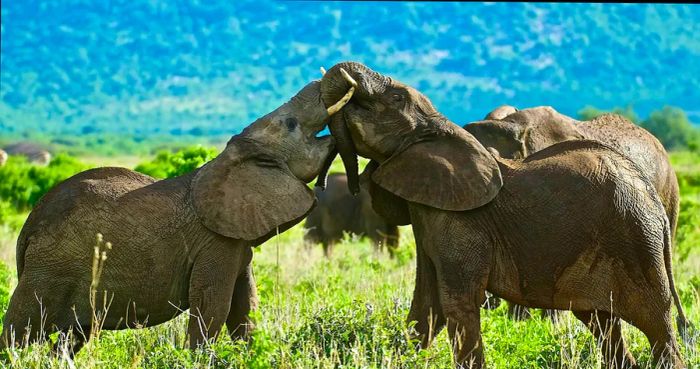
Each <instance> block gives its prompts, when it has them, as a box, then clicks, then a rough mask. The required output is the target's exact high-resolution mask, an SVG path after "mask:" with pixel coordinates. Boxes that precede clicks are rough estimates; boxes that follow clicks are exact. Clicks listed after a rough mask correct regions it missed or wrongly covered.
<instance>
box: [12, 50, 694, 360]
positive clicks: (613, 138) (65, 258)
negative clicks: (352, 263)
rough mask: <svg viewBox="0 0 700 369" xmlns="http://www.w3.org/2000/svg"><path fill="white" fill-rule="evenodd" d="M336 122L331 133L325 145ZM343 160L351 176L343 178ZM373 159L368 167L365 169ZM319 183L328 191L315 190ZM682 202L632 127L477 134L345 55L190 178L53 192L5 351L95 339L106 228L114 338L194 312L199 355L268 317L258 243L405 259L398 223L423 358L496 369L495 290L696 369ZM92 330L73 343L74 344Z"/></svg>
mask: <svg viewBox="0 0 700 369" xmlns="http://www.w3.org/2000/svg"><path fill="white" fill-rule="evenodd" d="M326 126H328V128H329V129H330V132H331V136H325V137H317V134H318V133H319V132H320V131H322V130H323V129H324V128H325V127H326ZM337 154H340V156H341V159H342V161H343V164H344V166H345V168H346V173H347V177H346V176H343V175H331V176H330V178H329V180H328V181H327V177H328V176H327V173H328V171H329V167H330V165H331V162H332V161H333V159H334V158H335V157H336V155H337ZM358 155H359V156H362V157H364V158H368V159H370V162H369V163H368V164H367V166H366V168H365V170H364V172H363V173H362V175H360V174H359V173H358V172H359V171H358ZM315 178H318V181H317V186H320V187H322V188H325V186H326V184H327V183H328V184H329V189H328V190H326V192H322V191H320V190H319V189H317V190H316V193H314V191H312V190H310V189H309V187H308V186H307V183H310V182H311V181H312V180H313V179H315ZM346 188H347V190H346ZM341 189H342V191H341ZM350 193H352V194H359V195H358V196H356V197H353V196H350V195H349V194H350ZM678 204H679V191H678V184H677V181H676V177H675V174H674V171H673V169H672V168H671V166H670V164H669V160H668V157H667V154H666V152H665V151H664V149H663V147H662V146H661V144H660V143H659V141H658V140H656V138H654V137H653V136H652V135H651V134H649V133H648V132H647V131H645V130H643V129H641V128H639V127H638V126H636V125H634V124H633V123H631V122H630V121H628V120H626V119H625V118H623V117H621V116H618V115H614V114H606V115H603V116H600V117H598V118H596V119H594V120H591V121H586V122H578V121H576V120H574V119H572V118H569V117H567V116H564V115H562V114H559V113H558V112H556V111H555V110H554V109H552V108H549V107H537V108H531V109H524V110H517V109H516V108H513V107H510V106H502V107H499V108H497V109H496V110H494V111H492V112H491V113H489V114H488V116H487V117H486V118H485V119H484V120H482V121H478V122H474V123H470V124H468V125H466V126H465V127H464V128H462V127H460V126H458V125H456V124H454V123H452V122H451V121H449V120H448V119H447V118H446V117H445V116H443V115H442V114H440V113H439V112H438V111H437V110H436V109H435V107H434V106H433V105H432V103H431V102H430V100H429V99H428V98H427V97H426V96H424V95H423V94H421V93H420V92H419V91H417V90H416V89H414V88H412V87H410V86H407V85H405V84H403V83H401V82H399V81H397V80H395V79H392V78H390V77H388V76H385V75H382V74H379V73H377V72H375V71H373V70H371V69H369V68H368V67H366V66H364V65H362V64H359V63H355V62H343V63H339V64H337V65H335V66H334V67H333V68H331V69H329V70H328V72H326V73H325V74H324V75H323V77H322V79H321V80H318V81H313V82H311V83H309V84H308V85H306V86H305V87H304V88H303V89H302V90H301V91H299V93H297V95H295V96H294V97H292V98H291V100H290V101H288V102H287V103H285V104H284V105H282V106H280V107H279V108H277V109H276V110H274V111H272V112H271V113H269V114H267V115H265V116H263V117H261V118H259V119H258V120H256V121H255V122H253V123H252V124H250V125H249V126H248V127H247V128H245V129H244V130H243V131H242V132H241V133H240V134H238V135H235V136H233V137H232V138H231V139H230V141H228V143H227V145H226V148H225V149H224V150H223V152H222V153H221V154H219V155H218V156H217V157H216V158H215V159H213V160H212V161H210V162H208V163H207V164H205V165H204V166H203V167H201V168H199V169H197V170H195V171H193V172H191V173H189V174H185V175H183V176H180V177H176V178H171V179H166V180H162V181H157V180H155V179H153V178H151V177H149V176H146V175H143V174H140V173H136V172H134V171H131V170H128V169H124V168H115V167H107V168H97V169H91V170H87V171H85V172H82V173H79V174H77V175H75V176H73V177H71V178H69V179H67V180H66V181H64V182H63V183H61V184H59V185H58V186H56V187H55V188H54V189H52V190H51V191H50V192H48V193H47V194H46V195H45V196H44V197H43V198H42V199H41V200H40V201H39V203H38V204H37V205H36V207H35V208H34V210H33V211H32V212H31V214H30V215H29V218H28V219H27V221H26V224H25V225H24V227H23V229H22V231H21V233H20V235H19V238H18V241H17V275H18V285H17V288H16V289H15V291H14V293H13V295H12V298H11V301H10V305H9V309H8V311H7V314H6V317H5V322H4V328H3V332H2V338H3V340H2V341H3V342H2V344H3V345H5V346H8V345H27V344H31V343H33V342H36V341H40V340H43V339H44V338H45V337H47V335H48V334H50V333H52V332H57V331H58V332H67V331H68V330H69V329H74V330H76V329H77V330H81V331H83V332H87V333H89V330H90V328H91V325H90V322H91V320H92V319H93V317H94V315H93V306H91V305H92V304H91V299H90V294H89V293H88V291H90V289H91V283H93V276H94V273H93V270H94V268H93V262H94V257H93V255H94V253H93V249H94V248H95V245H96V239H95V237H96V234H98V233H99V234H101V235H103V237H104V240H107V241H110V242H111V244H113V247H112V248H111V250H109V251H108V252H109V260H108V262H106V263H105V264H104V269H103V270H102V276H101V278H100V281H99V290H100V291H107V293H108V294H109V300H110V305H109V309H108V310H107V309H103V306H102V305H101V304H99V306H97V307H96V309H97V310H98V312H97V315H98V316H101V317H102V322H101V323H102V328H103V329H124V328H134V327H144V326H152V325H156V324H160V323H163V322H165V321H168V320H170V319H172V318H173V317H174V316H176V315H178V314H179V313H180V312H182V311H185V310H186V309H189V310H190V320H189V325H188V335H189V340H190V346H191V347H192V348H197V347H198V346H200V345H202V344H205V343H206V342H208V341H209V340H212V339H215V338H216V337H217V335H218V334H219V332H220V330H221V329H222V326H223V325H224V324H226V326H227V328H228V332H229V334H230V335H231V336H232V338H234V339H246V338H247V337H248V336H249V334H250V332H251V329H253V328H254V322H253V321H252V320H251V318H250V317H249V313H250V312H251V310H253V309H255V308H256V306H257V304H258V300H257V296H256V285H255V280H254V277H253V270H252V268H251V258H252V256H253V252H252V248H253V247H255V246H257V245H260V244H261V243H263V242H264V241H266V240H268V239H269V238H271V237H273V236H275V235H277V234H279V233H281V232H284V231H285V230H287V229H289V228H290V227H292V226H293V225H295V224H297V223H299V222H301V221H302V220H303V219H304V218H306V217H307V215H308V216H309V218H308V221H307V227H308V228H309V230H308V235H307V237H308V238H309V239H310V240H313V241H314V242H321V243H323V244H324V247H325V249H326V252H327V253H330V251H331V247H332V244H333V243H334V242H337V241H338V240H339V239H340V238H341V237H342V232H343V231H349V232H354V233H364V234H366V235H368V236H370V237H371V238H372V239H373V240H375V242H376V243H377V244H383V245H387V246H388V247H389V248H390V249H392V248H394V247H395V246H396V242H397V240H398V230H397V228H396V226H398V225H409V224H410V225H411V227H412V229H413V234H414V237H415V244H416V282H415V290H414V294H413V300H412V303H411V307H410V312H409V315H408V321H416V324H415V335H416V336H415V337H416V338H417V339H418V340H419V342H420V344H421V347H423V348H425V347H427V346H428V345H430V344H431V341H432V340H433V338H434V337H435V335H436V334H437V333H439V332H440V331H441V330H442V328H444V327H445V326H446V327H447V329H448V332H449V336H450V338H451V340H452V343H453V353H454V357H455V362H456V365H457V366H458V367H472V368H481V367H483V366H484V365H485V363H484V354H483V343H482V338H481V332H480V307H481V305H482V304H483V303H484V300H485V296H486V292H487V291H488V292H489V293H491V294H493V295H494V296H497V297H500V298H503V299H505V300H507V301H509V302H510V303H512V304H517V305H521V306H523V307H531V308H543V309H557V310H570V311H572V312H573V314H574V315H575V316H576V318H578V319H579V320H581V321H582V322H583V323H584V324H585V325H586V326H587V327H588V328H589V329H590V331H591V333H592V334H593V335H594V336H595V337H596V338H597V339H598V341H599V343H600V347H601V350H602V354H603V357H604V360H605V363H607V365H609V366H610V367H614V368H623V367H624V368H628V367H635V366H636V363H635V359H634V357H633V356H632V355H631V354H630V352H629V350H628V349H627V347H626V345H625V343H624V339H623V337H622V333H621V320H624V321H626V322H628V323H630V324H632V325H634V326H635V327H637V328H639V329H640V330H641V331H642V332H643V333H644V334H645V335H646V337H647V338H648V339H649V342H650V344H651V347H652V352H653V358H654V361H655V362H657V363H659V364H660V365H662V366H664V367H672V368H684V367H685V364H684V362H683V359H682V358H681V353H680V350H679V345H678V343H677V340H676V336H675V332H674V327H673V324H672V322H673V320H674V319H673V318H672V307H673V306H674V305H675V307H676V309H677V319H676V322H677V326H678V330H679V332H680V333H681V336H683V334H684V332H685V331H686V329H688V328H689V326H690V323H689V322H688V320H687V319H686V317H685V315H684V312H683V308H682V307H681V304H680V301H679V297H678V293H677V291H676V288H675V286H674V279H673V273H672V265H671V261H672V258H671V252H672V244H673V235H674V231H675V227H676V223H677V218H678ZM316 205H317V207H316V210H314V213H312V214H311V215H309V214H310V212H312V210H313V209H314V207H315V206H316ZM338 219H340V220H338ZM343 219H344V220H343ZM343 221H345V222H346V224H341V223H342V222H343ZM339 235H340V236H339ZM95 250H97V249H95ZM98 255H99V252H98ZM100 301H102V300H101V299H100ZM100 309H102V310H100ZM23 337H24V338H23ZM86 337H89V334H84V335H75V336H74V339H75V341H74V342H73V343H72V344H73V350H74V351H76V352H77V350H79V349H80V347H81V346H82V345H83V344H84V343H85V342H84V341H85V340H86Z"/></svg>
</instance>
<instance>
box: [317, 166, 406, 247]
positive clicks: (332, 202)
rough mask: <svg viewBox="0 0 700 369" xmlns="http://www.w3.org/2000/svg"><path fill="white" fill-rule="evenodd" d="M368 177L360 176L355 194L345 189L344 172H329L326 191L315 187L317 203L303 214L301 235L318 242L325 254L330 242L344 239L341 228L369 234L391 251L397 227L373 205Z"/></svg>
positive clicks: (345, 179) (395, 243)
mask: <svg viewBox="0 0 700 369" xmlns="http://www.w3.org/2000/svg"><path fill="white" fill-rule="evenodd" d="M367 180H369V179H368V178H364V177H363V178H361V181H360V193H359V194H358V195H356V196H353V195H352V194H350V193H349V192H348V190H347V188H348V187H347V186H348V180H347V176H346V175H345V174H343V173H333V174H331V175H329V176H328V185H327V188H326V190H325V191H322V190H321V189H319V188H317V189H316V198H317V199H318V204H317V206H316V207H315V208H314V210H312V211H311V213H309V216H308V217H307V218H306V222H305V223H304V228H305V229H306V230H307V231H306V235H305V237H304V238H305V239H306V240H307V241H310V242H314V243H321V244H322V245H323V252H324V254H325V255H326V256H330V254H331V252H332V248H333V245H334V244H335V243H336V242H338V241H340V240H342V239H343V232H348V233H354V234H356V235H361V236H366V237H369V238H370V239H371V240H372V242H374V244H375V246H377V247H380V248H381V247H383V246H386V248H387V249H388V251H389V254H390V255H392V256H393V255H394V252H395V251H396V248H397V247H398V243H399V228H398V227H397V226H396V225H391V224H389V223H388V222H387V221H386V220H385V219H384V218H382V217H381V216H380V215H379V214H377V212H375V211H374V209H372V199H371V197H370V195H369V192H368V191H367V183H366V181H367Z"/></svg>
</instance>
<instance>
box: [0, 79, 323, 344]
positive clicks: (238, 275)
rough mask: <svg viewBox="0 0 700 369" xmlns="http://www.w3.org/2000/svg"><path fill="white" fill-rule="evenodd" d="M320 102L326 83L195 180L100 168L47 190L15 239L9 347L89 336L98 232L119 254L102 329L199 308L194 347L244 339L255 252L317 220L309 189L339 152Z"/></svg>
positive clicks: (231, 145)
mask: <svg viewBox="0 0 700 369" xmlns="http://www.w3.org/2000/svg"><path fill="white" fill-rule="evenodd" d="M319 92H320V90H319V82H318V81H316V82H312V83H310V84H309V85H307V86H306V87H305V88H304V89H302V90H301V91H300V92H299V93H298V94H297V95H296V96H295V97H293V98H292V99H291V100H290V101H289V102H287V103H286V104H284V105H282V106H281V107H279V108H278V109H276V110H275V111H273V112H271V113H269V114H268V115H266V116H264V117H262V118H260V119H258V120H256V121H255V122H254V123H252V124H251V125H250V126H248V127H247V128H246V129H245V130H244V131H243V132H242V133H240V134H239V135H236V136H234V137H232V138H231V140H230V141H229V142H228V144H227V146H226V148H225V149H224V151H223V152H222V153H221V154H219V155H218V156H217V157H216V158H215V159H213V160H212V161H210V162H208V163H207V164H206V165H204V166H203V167H202V168H200V169H198V170H195V171H193V172H191V173H189V174H185V175H183V176H180V177H176V178H172V179H166V180H162V181H157V180H155V179H153V178H151V177H148V176H146V175H143V174H140V173H136V172H134V171H131V170H128V169H125V168H111V167H107V168H97V169H91V170H88V171H85V172H82V173H79V174H77V175H75V176H73V177H71V178H69V179H67V180H66V181H65V182H63V183H61V184H59V185H58V186H56V187H55V188H54V189H52V190H51V191H49V193H47V194H46V195H45V196H44V197H43V198H42V199H41V201H40V202H39V204H37V206H36V208H35V209H34V210H33V211H32V212H31V214H30V215H29V218H28V220H27V222H26V224H25V225H24V227H23V228H22V231H21V233H20V236H19V239H18V241H17V276H18V280H19V283H18V285H17V288H16V289H15V291H14V293H13V295H12V298H11V300H10V306H9V309H8V311H7V315H6V316H5V321H4V328H3V333H2V345H4V346H6V345H9V344H27V343H32V342H35V341H37V340H41V339H44V338H45V337H46V336H47V335H48V334H49V333H51V332H54V331H62V332H65V331H67V330H68V329H70V328H71V327H73V328H76V327H77V326H80V327H81V328H82V330H84V331H85V332H86V335H89V330H90V322H91V308H90V304H89V293H90V283H91V273H92V262H93V247H94V246H95V243H96V241H95V240H96V234H97V233H98V232H99V233H101V234H103V235H104V240H105V241H109V242H111V243H112V244H113V247H112V249H111V250H110V251H108V252H107V259H106V262H105V266H104V272H103V275H102V277H101V279H100V283H99V286H98V288H97V289H98V291H100V292H98V294H97V300H98V301H100V303H99V304H98V306H97V308H98V312H100V311H103V309H102V304H101V301H102V296H103V292H102V291H106V293H107V301H111V303H110V307H109V309H108V311H107V313H106V317H105V318H104V325H103V329H108V330H111V329H125V328H134V327H146V326H153V325H157V324H160V323H163V322H166V321H168V320H170V319H172V318H173V317H175V316H177V315H179V314H180V313H181V312H182V311H184V310H186V309H188V308H189V309H190V314H192V315H191V317H190V321H189V326H188V334H189V339H190V346H191V347H192V348H195V347H197V346H198V345H200V344H203V343H204V342H205V341H208V340H210V339H215V338H216V337H217V335H218V333H219V331H220V329H221V327H222V325H223V324H226V326H227V327H228V331H229V332H230V334H231V336H232V337H233V338H236V339H238V338H246V337H247V336H248V333H249V331H250V330H251V329H252V327H253V322H252V321H251V320H250V318H249V312H250V311H251V310H252V309H255V307H256V305H257V297H256V290H255V281H254V279H253V274H252V269H251V258H252V255H253V250H252V247H254V246H256V245H259V244H261V243H262V242H264V241H265V240H267V239H269V238H270V237H272V236H274V235H275V234H277V233H278V232H283V231H284V230H286V229H288V228H289V227H291V226H292V225H294V224H296V223H298V222H299V221H301V219H303V217H304V216H305V215H306V214H308V212H309V211H310V210H311V209H312V207H313V206H314V204H315V198H314V194H313V191H311V190H310V189H309V188H308V186H307V185H306V183H308V182H310V181H311V180H312V179H313V178H314V177H316V176H317V175H318V174H319V172H321V170H322V168H321V165H322V164H323V163H324V160H325V159H327V157H328V156H329V154H330V153H331V152H332V150H333V148H334V140H333V139H332V137H330V136H326V137H323V138H316V137H315V135H316V134H317V133H318V132H319V131H321V130H322V129H323V127H324V124H325V122H326V121H327V119H328V116H327V113H326V110H325V108H324V106H323V104H321V102H320V96H319ZM39 301H40V302H41V304H40V303H39ZM73 308H74V309H73ZM42 309H43V311H44V313H45V315H44V316H43V319H45V320H44V321H43V322H42V315H41V311H42ZM103 313H104V312H103ZM40 322H42V323H43V324H40ZM25 327H28V328H26V329H27V331H26V333H27V336H26V338H27V340H23V338H22V336H23V335H24V334H25ZM42 327H43V328H44V330H43V331H42V330H41V328H42ZM13 337H14V342H12V339H13ZM81 338H83V337H78V342H76V346H75V350H76V351H77V349H79V348H80V346H82V344H83V343H84V340H83V339H81ZM8 340H9V341H8Z"/></svg>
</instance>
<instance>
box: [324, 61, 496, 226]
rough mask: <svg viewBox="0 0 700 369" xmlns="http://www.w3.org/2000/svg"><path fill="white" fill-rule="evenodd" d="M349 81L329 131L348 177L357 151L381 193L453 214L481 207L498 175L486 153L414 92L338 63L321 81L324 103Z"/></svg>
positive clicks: (360, 68)
mask: <svg viewBox="0 0 700 369" xmlns="http://www.w3.org/2000/svg"><path fill="white" fill-rule="evenodd" d="M343 71H345V72H347V76H345V75H344V73H343ZM351 80H352V82H351ZM353 83H355V85H356V87H355V92H354V95H353V97H352V99H351V100H350V102H349V103H348V104H347V105H346V106H345V107H344V108H343V109H342V110H341V113H340V114H337V115H336V116H334V118H333V122H332V124H333V125H335V127H334V130H332V131H331V132H332V134H333V136H334V137H335V138H336V144H337V146H338V151H339V152H340V154H341V156H342V158H343V160H344V163H345V165H346V170H347V172H348V178H350V177H351V176H355V178H357V169H356V168H357V167H356V165H357V162H356V160H357V159H356V157H355V155H356V154H359V155H361V156H364V157H366V158H370V159H372V160H373V161H374V162H376V164H374V165H373V166H374V167H376V169H375V170H374V171H373V173H372V174H371V179H372V182H373V183H375V184H376V185H378V187H380V188H381V189H383V190H384V191H385V192H387V195H391V196H397V197H399V198H401V199H404V200H408V201H411V202H415V203H419V204H424V205H428V206H431V207H435V208H440V209H445V210H454V211H461V210H468V209H473V208H476V207H479V206H482V205H484V204H486V203H488V202H489V201H491V200H492V199H493V198H494V197H495V196H496V194H497V193H498V191H499V189H500V188H501V186H502V178H501V173H500V170H499V166H498V163H497V162H496V160H495V159H494V157H493V156H492V155H491V154H490V153H489V152H488V151H487V150H486V149H485V148H484V147H483V146H482V145H481V144H480V143H479V142H478V141H477V140H476V139H475V138H474V137H473V136H472V135H471V134H469V133H468V132H467V131H465V130H463V129H462V128H461V127H459V126H457V125H455V124H454V123H452V122H450V121H449V120H447V118H445V117H444V116H443V115H441V114H440V113H439V112H437V111H436V110H435V107H433V105H432V103H431V102H430V100H428V98H426V97H425V96H423V95H422V94H421V93H420V92H418V91H417V90H415V89H413V88H411V87H409V86H407V85H404V84H403V83H401V82H398V81H396V80H393V79H391V78H389V77H387V76H383V75H381V74H379V73H376V72H374V71H372V70H370V69H369V68H367V67H365V66H364V65H362V64H359V63H354V62H344V63H340V64H337V65H335V66H334V67H333V68H331V69H330V70H329V71H328V72H327V73H326V74H325V75H324V76H323V79H322V80H321V95H322V99H323V101H324V103H326V105H329V104H332V103H333V102H334V101H337V100H338V99H339V98H340V97H341V96H343V94H344V93H345V91H347V90H348V88H349V87H350V86H352V84H353ZM333 125H331V127H333ZM351 190H352V189H351ZM370 192H371V193H372V192H374V193H376V191H373V190H372V189H370ZM374 193H373V194H372V196H374ZM373 201H374V198H373ZM375 209H377V206H375ZM378 212H379V213H380V214H381V215H383V216H385V214H383V213H382V212H381V211H378ZM402 219H403V220H404V221H405V220H406V219H405V217H403V218H402ZM398 224H401V223H398Z"/></svg>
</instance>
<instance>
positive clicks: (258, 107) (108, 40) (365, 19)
mask: <svg viewBox="0 0 700 369" xmlns="http://www.w3.org/2000/svg"><path fill="white" fill-rule="evenodd" d="M210 3H213V4H210ZM699 20H700V6H697V5H667V4H666V5H664V4H645V5H629V4H527V3H519V4H513V3H497V4H479V3H441V4H430V3H366V2H359V3H320V2H275V3H268V2H261V1H252V2H241V1H226V2H223V1H222V2H208V1H192V2H185V1H158V0H154V1H109V2H85V1H75V0H65V1H52V2H43V1H42V2H37V1H30V0H8V1H3V2H2V28H1V34H2V50H1V51H2V58H1V62H0V64H1V65H0V66H1V67H2V68H1V70H2V71H1V73H0V77H1V78H2V86H1V88H0V95H1V97H2V99H1V102H0V133H2V132H5V133H22V132H27V131H29V132H33V131H38V132H44V133H55V134H60V133H72V134H73V133H78V134H80V133H92V132H117V133H122V132H123V133H136V134H144V135H149V134H158V133H175V134H179V133H190V134H200V135H201V134H221V133H233V132H237V131H238V130H240V129H241V128H242V127H244V126H245V125H247V124H248V123H249V122H250V121H252V120H253V119H255V118H256V117H258V116H260V115H262V114H265V113H266V112H268V111H270V110H272V109H274V108H275V107H276V106H278V105H279V104H280V103H281V102H283V101H284V100H286V99H287V98H289V97H290V96H291V95H292V94H294V93H295V92H296V91H297V90H298V89H300V88H301V87H302V86H303V85H304V84H306V83H307V82H308V81H309V80H311V79H316V78H319V77H320V73H319V71H318V68H319V67H320V66H325V67H326V68H328V67H330V66H332V65H333V64H334V63H336V62H339V61H343V60H355V61H360V62H363V63H365V64H367V65H369V66H370V67H372V68H373V69H375V70H378V71H381V72H384V73H387V74H389V75H391V76H393V77H396V78H398V79H400V80H402V81H405V82H407V83H409V84H411V85H413V86H415V87H417V88H419V89H421V90H422V91H423V92H424V93H425V94H426V95H428V96H429V97H430V98H431V99H432V100H433V102H434V103H435V104H436V105H437V106H438V108H439V109H440V110H441V111H442V112H444V113H445V114H446V115H447V116H448V117H450V118H451V119H452V120H454V121H455V122H457V123H464V122H467V121H470V120H475V119H479V118H481V117H483V115H485V113H486V112H487V111H488V110H489V109H490V108H493V107H494V106H496V105H500V104H504V103H508V104H512V105H516V106H519V107H526V106H533V105H552V106H554V107H555V108H557V109H558V110H560V111H562V112H564V113H566V114H570V115H575V114H576V112H577V111H578V110H579V109H581V108H582V107H583V106H585V105H593V106H597V107H599V108H612V107H614V106H625V105H632V106H633V107H634V109H635V110H636V111H637V112H638V113H640V115H641V116H646V115H647V114H648V113H649V112H650V111H651V110H654V109H659V108H661V107H662V106H664V105H666V104H670V105H674V106H678V107H680V108H682V109H684V110H685V111H686V112H687V113H688V116H689V117H690V120H691V121H694V122H699V121H700V108H699V107H698V102H700V88H699V87H700V37H698V35H700V21H699Z"/></svg>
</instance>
